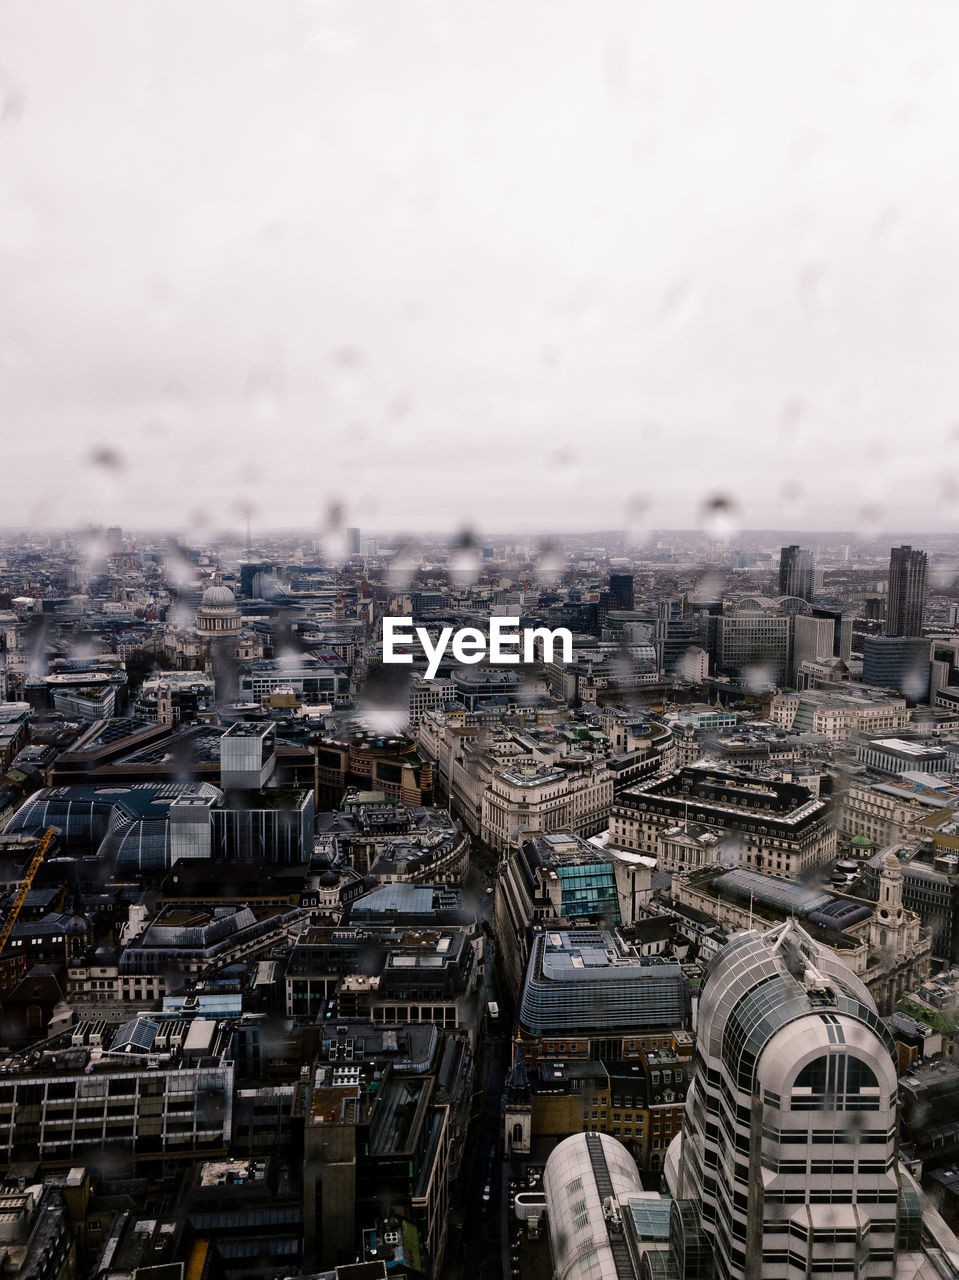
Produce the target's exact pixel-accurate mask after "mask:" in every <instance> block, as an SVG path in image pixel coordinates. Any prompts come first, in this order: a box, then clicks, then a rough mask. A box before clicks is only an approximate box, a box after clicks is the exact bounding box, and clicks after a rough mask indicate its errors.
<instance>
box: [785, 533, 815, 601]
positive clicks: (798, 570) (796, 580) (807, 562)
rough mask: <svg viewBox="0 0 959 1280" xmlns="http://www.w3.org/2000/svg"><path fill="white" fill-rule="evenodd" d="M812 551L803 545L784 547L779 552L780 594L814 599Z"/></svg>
mask: <svg viewBox="0 0 959 1280" xmlns="http://www.w3.org/2000/svg"><path fill="white" fill-rule="evenodd" d="M812 588H813V561H812V552H811V551H804V550H803V549H802V547H797V546H791V547H783V549H782V550H781V551H780V553H779V594H780V595H781V596H799V597H800V599H802V600H811V599H812Z"/></svg>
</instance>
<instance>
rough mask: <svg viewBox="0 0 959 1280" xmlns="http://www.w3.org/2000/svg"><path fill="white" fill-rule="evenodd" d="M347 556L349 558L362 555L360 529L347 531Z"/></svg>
mask: <svg viewBox="0 0 959 1280" xmlns="http://www.w3.org/2000/svg"><path fill="white" fill-rule="evenodd" d="M346 554H347V555H348V556H358V555H359V554H360V531H359V529H355V528H349V529H347V531H346Z"/></svg>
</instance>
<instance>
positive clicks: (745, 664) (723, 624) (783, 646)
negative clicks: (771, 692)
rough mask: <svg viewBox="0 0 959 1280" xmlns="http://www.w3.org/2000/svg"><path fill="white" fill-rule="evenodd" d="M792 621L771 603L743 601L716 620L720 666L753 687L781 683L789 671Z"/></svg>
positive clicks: (716, 651) (716, 644)
mask: <svg viewBox="0 0 959 1280" xmlns="http://www.w3.org/2000/svg"><path fill="white" fill-rule="evenodd" d="M790 622H791V619H790V617H789V615H788V614H786V613H780V612H778V611H776V610H775V609H773V608H772V607H770V605H769V604H768V603H763V604H761V603H759V602H757V601H755V600H744V601H742V602H741V603H740V604H738V605H736V606H735V607H734V608H733V609H731V610H730V611H729V612H728V613H725V612H724V613H723V614H722V615H721V616H720V617H718V618H716V619H715V653H716V661H717V665H718V667H719V668H720V670H721V671H722V672H724V673H725V674H727V675H739V676H743V677H744V678H745V679H746V681H747V682H748V683H749V685H750V687H756V688H758V687H760V686H772V685H776V684H781V683H782V682H783V681H784V680H785V678H786V673H787V671H788V668H789V633H790Z"/></svg>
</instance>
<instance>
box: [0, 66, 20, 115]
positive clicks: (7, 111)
mask: <svg viewBox="0 0 959 1280" xmlns="http://www.w3.org/2000/svg"><path fill="white" fill-rule="evenodd" d="M26 102H27V95H26V94H25V93H24V91H23V89H22V88H21V87H20V85H19V84H18V83H17V82H16V80H14V78H13V76H12V75H11V74H10V72H9V71H7V70H5V69H4V68H3V67H0V124H15V123H16V122H17V121H18V120H19V119H20V117H21V116H22V115H23V110H24V107H25V106H26Z"/></svg>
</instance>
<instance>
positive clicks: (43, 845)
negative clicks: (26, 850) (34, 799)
mask: <svg viewBox="0 0 959 1280" xmlns="http://www.w3.org/2000/svg"><path fill="white" fill-rule="evenodd" d="M56 834H57V829H56V827H47V829H46V831H44V833H43V836H42V838H41V840H40V843H39V844H38V845H37V851H36V853H35V854H34V855H33V858H32V859H31V860H30V865H29V867H27V870H26V874H25V875H24V877H23V879H22V880H21V881H20V888H19V889H18V890H17V896H16V897H15V898H14V900H13V906H12V907H11V908H10V910H9V911H8V912H7V918H6V920H4V922H3V928H2V929H0V956H2V955H3V948H4V947H5V946H6V945H7V943H8V941H9V940H10V935H11V933H13V926H14V925H15V924H16V923H17V916H18V915H19V914H20V908H21V907H22V906H23V902H24V899H25V898H26V896H27V894H28V893H29V892H30V886H31V885H32V884H33V877H34V876H35V875H36V874H37V871H38V869H39V867H40V863H41V862H42V861H43V859H44V858H45V857H46V853H47V850H48V849H49V848H50V844H51V842H52V841H53V837H54V836H55V835H56Z"/></svg>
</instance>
